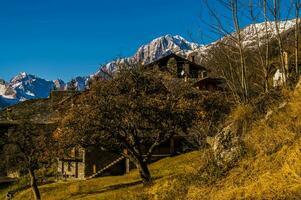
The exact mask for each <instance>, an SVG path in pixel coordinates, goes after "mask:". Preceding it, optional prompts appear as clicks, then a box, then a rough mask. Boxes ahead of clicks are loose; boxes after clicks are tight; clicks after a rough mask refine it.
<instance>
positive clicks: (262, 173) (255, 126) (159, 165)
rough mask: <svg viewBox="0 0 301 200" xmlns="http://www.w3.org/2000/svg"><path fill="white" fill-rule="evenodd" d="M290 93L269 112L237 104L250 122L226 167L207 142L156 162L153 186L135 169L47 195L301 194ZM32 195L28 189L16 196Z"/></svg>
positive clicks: (238, 115) (45, 191) (295, 107)
mask: <svg viewBox="0 0 301 200" xmlns="http://www.w3.org/2000/svg"><path fill="white" fill-rule="evenodd" d="M284 96H285V98H284V100H279V102H278V103H271V104H270V105H268V112H267V113H268V114H267V115H266V114H264V113H261V114H259V112H258V107H255V105H256V104H252V105H251V104H250V105H245V106H243V107H241V106H239V107H237V108H236V109H235V110H233V112H232V114H231V116H230V118H231V120H232V121H240V122H242V121H245V122H248V124H249V126H248V127H249V128H248V129H247V131H246V132H245V133H243V134H242V135H241V136H240V137H241V144H243V149H244V153H243V155H241V157H240V158H239V160H238V162H235V163H234V164H233V163H232V164H233V165H231V167H229V168H227V169H226V170H225V169H222V168H220V167H219V166H218V164H217V162H216V161H217V157H216V156H214V155H215V154H214V151H215V150H216V149H214V148H207V149H203V150H200V151H195V152H191V153H187V154H183V155H180V156H176V157H172V158H166V159H163V160H161V161H158V162H156V163H154V164H152V165H151V167H150V169H151V173H152V174H153V177H154V181H153V184H152V185H150V186H146V187H142V184H141V182H140V181H139V180H140V179H139V176H138V173H137V171H136V170H134V171H131V172H130V174H128V175H125V176H117V177H103V178H97V179H92V180H85V181H74V182H67V183H55V184H50V185H45V186H42V187H41V193H42V195H43V199H111V200H114V199H116V200H117V199H158V200H164V199H166V200H169V199H170V200H171V199H183V200H184V199H192V200H195V199H200V200H201V199H202V200H203V199H219V200H222V199H225V200H226V199H300V198H301V171H300V169H301V161H300V156H301V149H300V146H301V137H300V130H301V117H300V116H301V110H300V107H301V103H300V101H299V99H300V98H301V88H300V87H297V89H296V90H295V91H294V92H290V93H288V94H285V95H284ZM283 102H284V103H283ZM279 105H280V106H279ZM257 106H259V105H257ZM30 195H31V191H29V190H26V191H23V192H21V193H19V194H18V195H17V197H16V199H20V200H21V199H30Z"/></svg>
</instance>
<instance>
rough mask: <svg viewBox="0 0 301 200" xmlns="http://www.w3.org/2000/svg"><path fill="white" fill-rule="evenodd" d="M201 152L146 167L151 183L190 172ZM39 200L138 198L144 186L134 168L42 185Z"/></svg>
mask: <svg viewBox="0 0 301 200" xmlns="http://www.w3.org/2000/svg"><path fill="white" fill-rule="evenodd" d="M201 155H202V152H191V153H188V154H185V155H180V156H177V157H173V158H166V159H163V160H161V161H158V162H156V163H154V164H152V165H151V166H150V169H151V172H152V175H153V178H154V179H155V181H154V182H155V183H158V182H161V181H163V180H164V179H166V178H170V177H173V176H177V175H179V174H185V173H188V172H193V171H195V169H196V168H197V166H198V164H199V162H200V159H199V158H201V157H202V156H201ZM40 189H41V193H42V199H44V200H50V199H51V200H58V199H111V200H113V199H116V200H117V199H123V198H124V199H128V198H131V199H135V198H137V199H141V196H140V193H143V192H145V188H143V187H142V184H141V182H140V179H139V175H138V173H137V171H136V170H133V171H131V173H130V174H128V175H125V176H114V177H103V178H97V179H91V180H85V181H74V182H62V183H55V184H49V185H45V186H42V187H41V188H40ZM15 199H16V200H24V199H32V194H31V191H30V190H26V191H23V192H20V193H19V194H18V195H17V197H16V198H15Z"/></svg>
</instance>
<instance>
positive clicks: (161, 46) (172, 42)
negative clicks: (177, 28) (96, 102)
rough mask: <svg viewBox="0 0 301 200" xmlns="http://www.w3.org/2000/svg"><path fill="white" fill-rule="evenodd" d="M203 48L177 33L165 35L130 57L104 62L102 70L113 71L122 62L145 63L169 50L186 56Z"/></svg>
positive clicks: (142, 47)
mask: <svg viewBox="0 0 301 200" xmlns="http://www.w3.org/2000/svg"><path fill="white" fill-rule="evenodd" d="M203 48H205V46H203V45H199V44H196V43H193V42H189V41H187V40H185V39H184V38H182V37H181V36H179V35H176V36H172V35H165V36H162V37H159V38H156V39H154V40H152V41H151V42H150V43H148V44H145V45H143V46H141V47H140V48H139V49H138V50H137V52H136V53H135V55H134V56H132V57H128V58H121V59H118V60H116V61H112V62H110V63H108V64H106V65H105V66H104V67H103V70H105V71H107V72H114V71H115V70H116V68H117V66H118V65H122V64H137V63H142V64H147V63H150V62H153V61H155V60H157V59H159V58H160V57H162V56H164V55H166V54H168V53H170V52H173V53H177V54H180V55H183V56H187V55H188V54H189V53H191V52H193V51H196V50H202V49H203ZM98 73H101V71H98V72H97V73H96V74H98Z"/></svg>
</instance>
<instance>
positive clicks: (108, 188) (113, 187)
mask: <svg viewBox="0 0 301 200" xmlns="http://www.w3.org/2000/svg"><path fill="white" fill-rule="evenodd" d="M160 178H162V177H156V178H153V179H152V181H155V180H158V179H160ZM140 184H143V182H142V180H139V181H134V182H130V183H121V184H116V185H110V186H106V187H103V188H102V189H100V190H95V191H87V192H77V193H73V194H72V195H71V197H69V198H68V199H72V198H74V197H85V196H89V195H96V194H102V193H105V192H110V191H113V190H119V189H123V188H128V187H132V186H137V185H140ZM150 185H152V183H150ZM150 185H147V186H150Z"/></svg>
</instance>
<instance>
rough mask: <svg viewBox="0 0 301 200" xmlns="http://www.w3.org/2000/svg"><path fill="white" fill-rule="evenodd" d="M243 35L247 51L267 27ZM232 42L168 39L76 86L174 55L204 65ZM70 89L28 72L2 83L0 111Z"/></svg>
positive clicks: (79, 79)
mask: <svg viewBox="0 0 301 200" xmlns="http://www.w3.org/2000/svg"><path fill="white" fill-rule="evenodd" d="M294 25H295V20H290V21H286V22H281V23H280V31H281V33H283V32H285V31H288V30H290V29H291V28H293V27H294ZM268 31H269V37H271V38H272V37H274V36H275V35H276V32H275V23H274V22H269V23H268ZM231 34H236V33H231ZM241 35H242V38H243V40H244V42H243V45H244V46H245V47H246V48H252V47H253V46H254V45H255V42H256V40H257V38H258V37H259V38H262V37H264V36H265V35H266V32H265V24H264V23H258V24H251V25H249V26H247V27H245V28H244V29H242V30H241ZM229 41H230V39H229V36H225V37H223V38H221V39H219V40H218V41H215V42H213V43H211V44H208V45H200V44H197V43H193V42H189V41H187V40H186V39H184V38H183V37H181V36H179V35H175V36H172V35H165V36H162V37H159V38H156V39H154V40H152V41H151V42H150V43H148V44H145V45H143V46H141V47H140V48H139V49H138V50H137V52H136V53H135V54H134V55H133V56H132V57H128V58H120V59H117V60H114V61H112V62H110V63H107V64H106V65H104V66H102V67H101V69H100V70H98V71H97V72H95V73H94V74H92V75H88V76H85V77H80V76H79V77H76V78H74V80H75V85H76V87H77V89H78V90H85V89H86V88H87V84H88V81H89V80H90V79H91V78H93V77H94V76H95V75H101V74H104V73H110V74H111V73H114V72H115V71H116V70H117V69H118V68H117V66H118V65H120V64H135V63H142V64H148V63H151V62H153V61H155V60H157V59H159V58H161V57H162V56H164V55H167V54H169V53H171V52H173V53H176V54H179V55H181V56H183V57H188V56H189V55H190V54H191V53H194V54H196V55H198V58H200V60H198V62H201V59H202V57H205V56H206V55H207V54H208V52H209V51H210V49H211V47H213V46H215V45H218V44H219V43H221V42H223V43H227V42H229ZM68 85H70V82H68V83H65V82H64V81H63V80H60V79H57V80H46V79H43V78H40V77H38V76H35V75H31V74H27V73H25V72H22V73H20V74H18V75H17V76H15V77H14V78H12V79H11V80H10V81H8V82H5V81H4V80H1V79H0V109H1V108H4V107H6V106H10V105H14V104H17V103H19V102H22V101H25V100H29V99H37V98H47V97H48V96H49V94H50V91H51V90H54V89H55V90H66V89H67V88H68Z"/></svg>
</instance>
